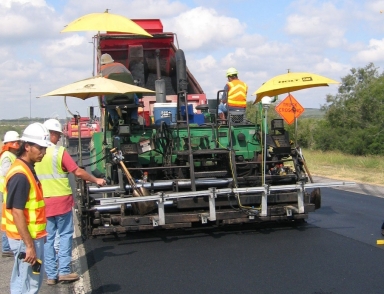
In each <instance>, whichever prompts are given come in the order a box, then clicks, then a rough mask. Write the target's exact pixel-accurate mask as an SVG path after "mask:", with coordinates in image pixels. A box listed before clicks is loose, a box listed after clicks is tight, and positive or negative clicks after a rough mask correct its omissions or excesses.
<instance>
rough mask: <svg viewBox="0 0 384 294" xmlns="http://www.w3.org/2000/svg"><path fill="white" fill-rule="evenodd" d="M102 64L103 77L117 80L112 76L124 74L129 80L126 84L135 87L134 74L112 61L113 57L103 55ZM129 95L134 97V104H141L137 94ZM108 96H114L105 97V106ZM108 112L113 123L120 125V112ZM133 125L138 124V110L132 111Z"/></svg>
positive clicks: (111, 110)
mask: <svg viewBox="0 0 384 294" xmlns="http://www.w3.org/2000/svg"><path fill="white" fill-rule="evenodd" d="M100 63H101V67H100V72H101V75H102V76H103V77H105V78H112V79H116V75H114V77H113V75H112V74H124V75H125V77H126V79H127V80H124V82H126V83H129V84H131V85H134V79H133V76H132V73H131V72H130V71H129V70H128V69H127V68H126V67H125V66H124V65H123V64H121V63H119V62H115V61H114V60H113V59H112V57H111V55H109V54H108V53H104V54H103V55H101V58H100ZM116 80H119V79H116ZM119 81H122V80H119ZM128 95H132V97H133V100H134V103H135V104H136V105H138V104H139V98H138V96H137V94H134V93H133V94H128ZM108 96H113V95H104V97H103V102H104V104H107V100H108V99H107V97H108ZM107 110H108V112H109V114H110V116H111V118H112V120H113V123H114V124H115V125H116V123H118V120H119V114H118V112H117V111H116V110H115V109H107ZM131 123H132V124H138V110H137V108H135V109H132V111H131Z"/></svg>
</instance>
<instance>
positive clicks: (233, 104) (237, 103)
mask: <svg viewBox="0 0 384 294" xmlns="http://www.w3.org/2000/svg"><path fill="white" fill-rule="evenodd" d="M237 75H238V71H237V69H236V68H234V67H230V68H228V70H227V73H226V76H227V79H228V83H227V84H226V85H225V87H224V90H225V92H224V93H223V96H222V97H221V103H220V104H219V106H218V113H219V118H220V119H225V114H227V112H228V110H237V109H245V108H246V107H247V92H248V86H247V84H246V83H244V82H243V81H241V80H240V79H239V78H238V76H237Z"/></svg>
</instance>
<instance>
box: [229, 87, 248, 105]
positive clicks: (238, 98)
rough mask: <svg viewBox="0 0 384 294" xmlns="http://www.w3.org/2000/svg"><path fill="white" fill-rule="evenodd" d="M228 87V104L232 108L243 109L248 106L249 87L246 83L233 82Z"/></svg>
mask: <svg viewBox="0 0 384 294" xmlns="http://www.w3.org/2000/svg"><path fill="white" fill-rule="evenodd" d="M227 86H228V97H227V104H228V106H232V107H243V108H245V107H246V106H247V92H248V86H247V84H246V83H244V82H242V81H240V80H233V81H231V82H228V83H227Z"/></svg>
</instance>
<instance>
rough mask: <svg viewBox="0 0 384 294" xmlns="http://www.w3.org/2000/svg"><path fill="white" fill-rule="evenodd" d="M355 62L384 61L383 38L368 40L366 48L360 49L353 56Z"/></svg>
mask: <svg viewBox="0 0 384 294" xmlns="http://www.w3.org/2000/svg"><path fill="white" fill-rule="evenodd" d="M353 60H354V61H355V62H362V63H366V64H368V63H369V62H374V63H375V62H378V61H384V39H381V40H375V39H373V40H370V41H369V44H368V46H367V48H365V49H364V50H361V51H360V52H358V53H357V54H356V56H355V57H354V58H353Z"/></svg>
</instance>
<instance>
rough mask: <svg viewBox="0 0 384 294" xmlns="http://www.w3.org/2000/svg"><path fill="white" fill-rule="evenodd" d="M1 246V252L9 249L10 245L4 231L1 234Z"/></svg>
mask: <svg viewBox="0 0 384 294" xmlns="http://www.w3.org/2000/svg"><path fill="white" fill-rule="evenodd" d="M1 246H2V252H8V251H11V247H10V246H9V242H8V237H7V234H6V233H4V232H3V235H2V236H1Z"/></svg>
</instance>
